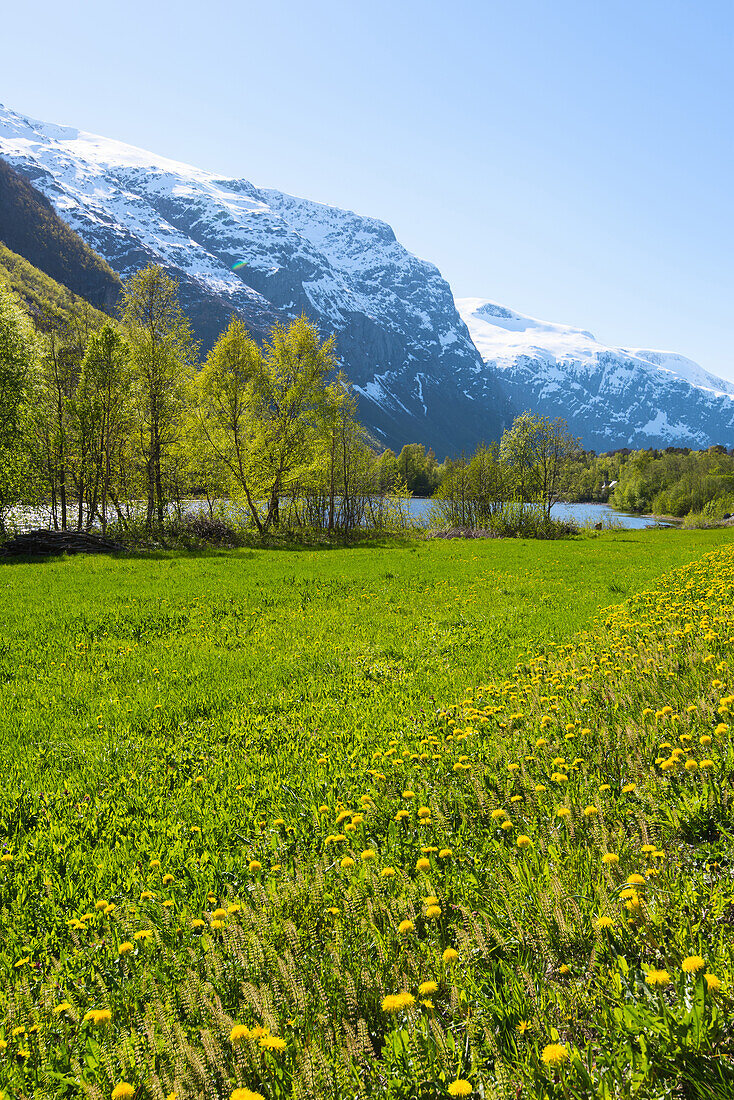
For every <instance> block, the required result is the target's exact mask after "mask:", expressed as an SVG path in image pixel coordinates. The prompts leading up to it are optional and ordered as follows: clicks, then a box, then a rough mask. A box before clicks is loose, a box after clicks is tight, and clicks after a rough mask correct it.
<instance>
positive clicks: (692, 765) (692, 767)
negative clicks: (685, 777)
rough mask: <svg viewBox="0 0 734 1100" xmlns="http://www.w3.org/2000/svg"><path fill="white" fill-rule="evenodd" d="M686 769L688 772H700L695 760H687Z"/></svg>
mask: <svg viewBox="0 0 734 1100" xmlns="http://www.w3.org/2000/svg"><path fill="white" fill-rule="evenodd" d="M685 768H686V771H687V772H695V771H698V764H697V763H696V761H695V760H686V764H685Z"/></svg>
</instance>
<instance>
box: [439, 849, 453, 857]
mask: <svg viewBox="0 0 734 1100" xmlns="http://www.w3.org/2000/svg"><path fill="white" fill-rule="evenodd" d="M453 854H454V853H453V852H452V850H451V848H441V850H440V851H439V853H438V858H439V859H450V858H451V856H452V855H453Z"/></svg>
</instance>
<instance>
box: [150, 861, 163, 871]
mask: <svg viewBox="0 0 734 1100" xmlns="http://www.w3.org/2000/svg"><path fill="white" fill-rule="evenodd" d="M160 865H161V861H160V860H159V859H151V861H150V863H149V864H148V866H149V867H150V869H151V871H156V870H157V869H158V868H159V867H160Z"/></svg>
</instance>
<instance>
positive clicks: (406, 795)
mask: <svg viewBox="0 0 734 1100" xmlns="http://www.w3.org/2000/svg"><path fill="white" fill-rule="evenodd" d="M403 798H407V799H411V798H415V794H414V792H413V791H403Z"/></svg>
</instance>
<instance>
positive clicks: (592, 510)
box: [408, 497, 669, 530]
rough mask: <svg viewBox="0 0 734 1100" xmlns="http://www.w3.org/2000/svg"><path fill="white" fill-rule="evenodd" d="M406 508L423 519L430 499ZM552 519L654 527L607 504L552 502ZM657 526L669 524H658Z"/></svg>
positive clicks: (645, 519)
mask: <svg viewBox="0 0 734 1100" xmlns="http://www.w3.org/2000/svg"><path fill="white" fill-rule="evenodd" d="M408 510H409V512H410V514H411V516H413V518H414V519H416V520H418V521H419V522H420V521H425V520H427V519H428V515H429V513H430V511H431V501H430V500H429V499H428V498H427V497H413V498H412V500H411V501H410V502H409V504H408ZM551 515H552V516H553V518H554V519H572V520H575V521H576V523H579V524H581V525H582V526H584V525H586V524H592V525H593V524H595V523H604V525H605V526H607V525H608V524H613V525H614V526H615V527H621V528H623V529H625V530H633V529H640V528H643V527H655V526H656V523H655V521H654V520H652V519H649V518H648V517H645V516H631V515H628V514H627V513H625V512H617V511H615V510H614V508H610V507H609V505H608V504H554V505H553V508H552V510H551ZM657 526H664V527H667V526H669V525H668V524H659V525H657Z"/></svg>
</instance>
